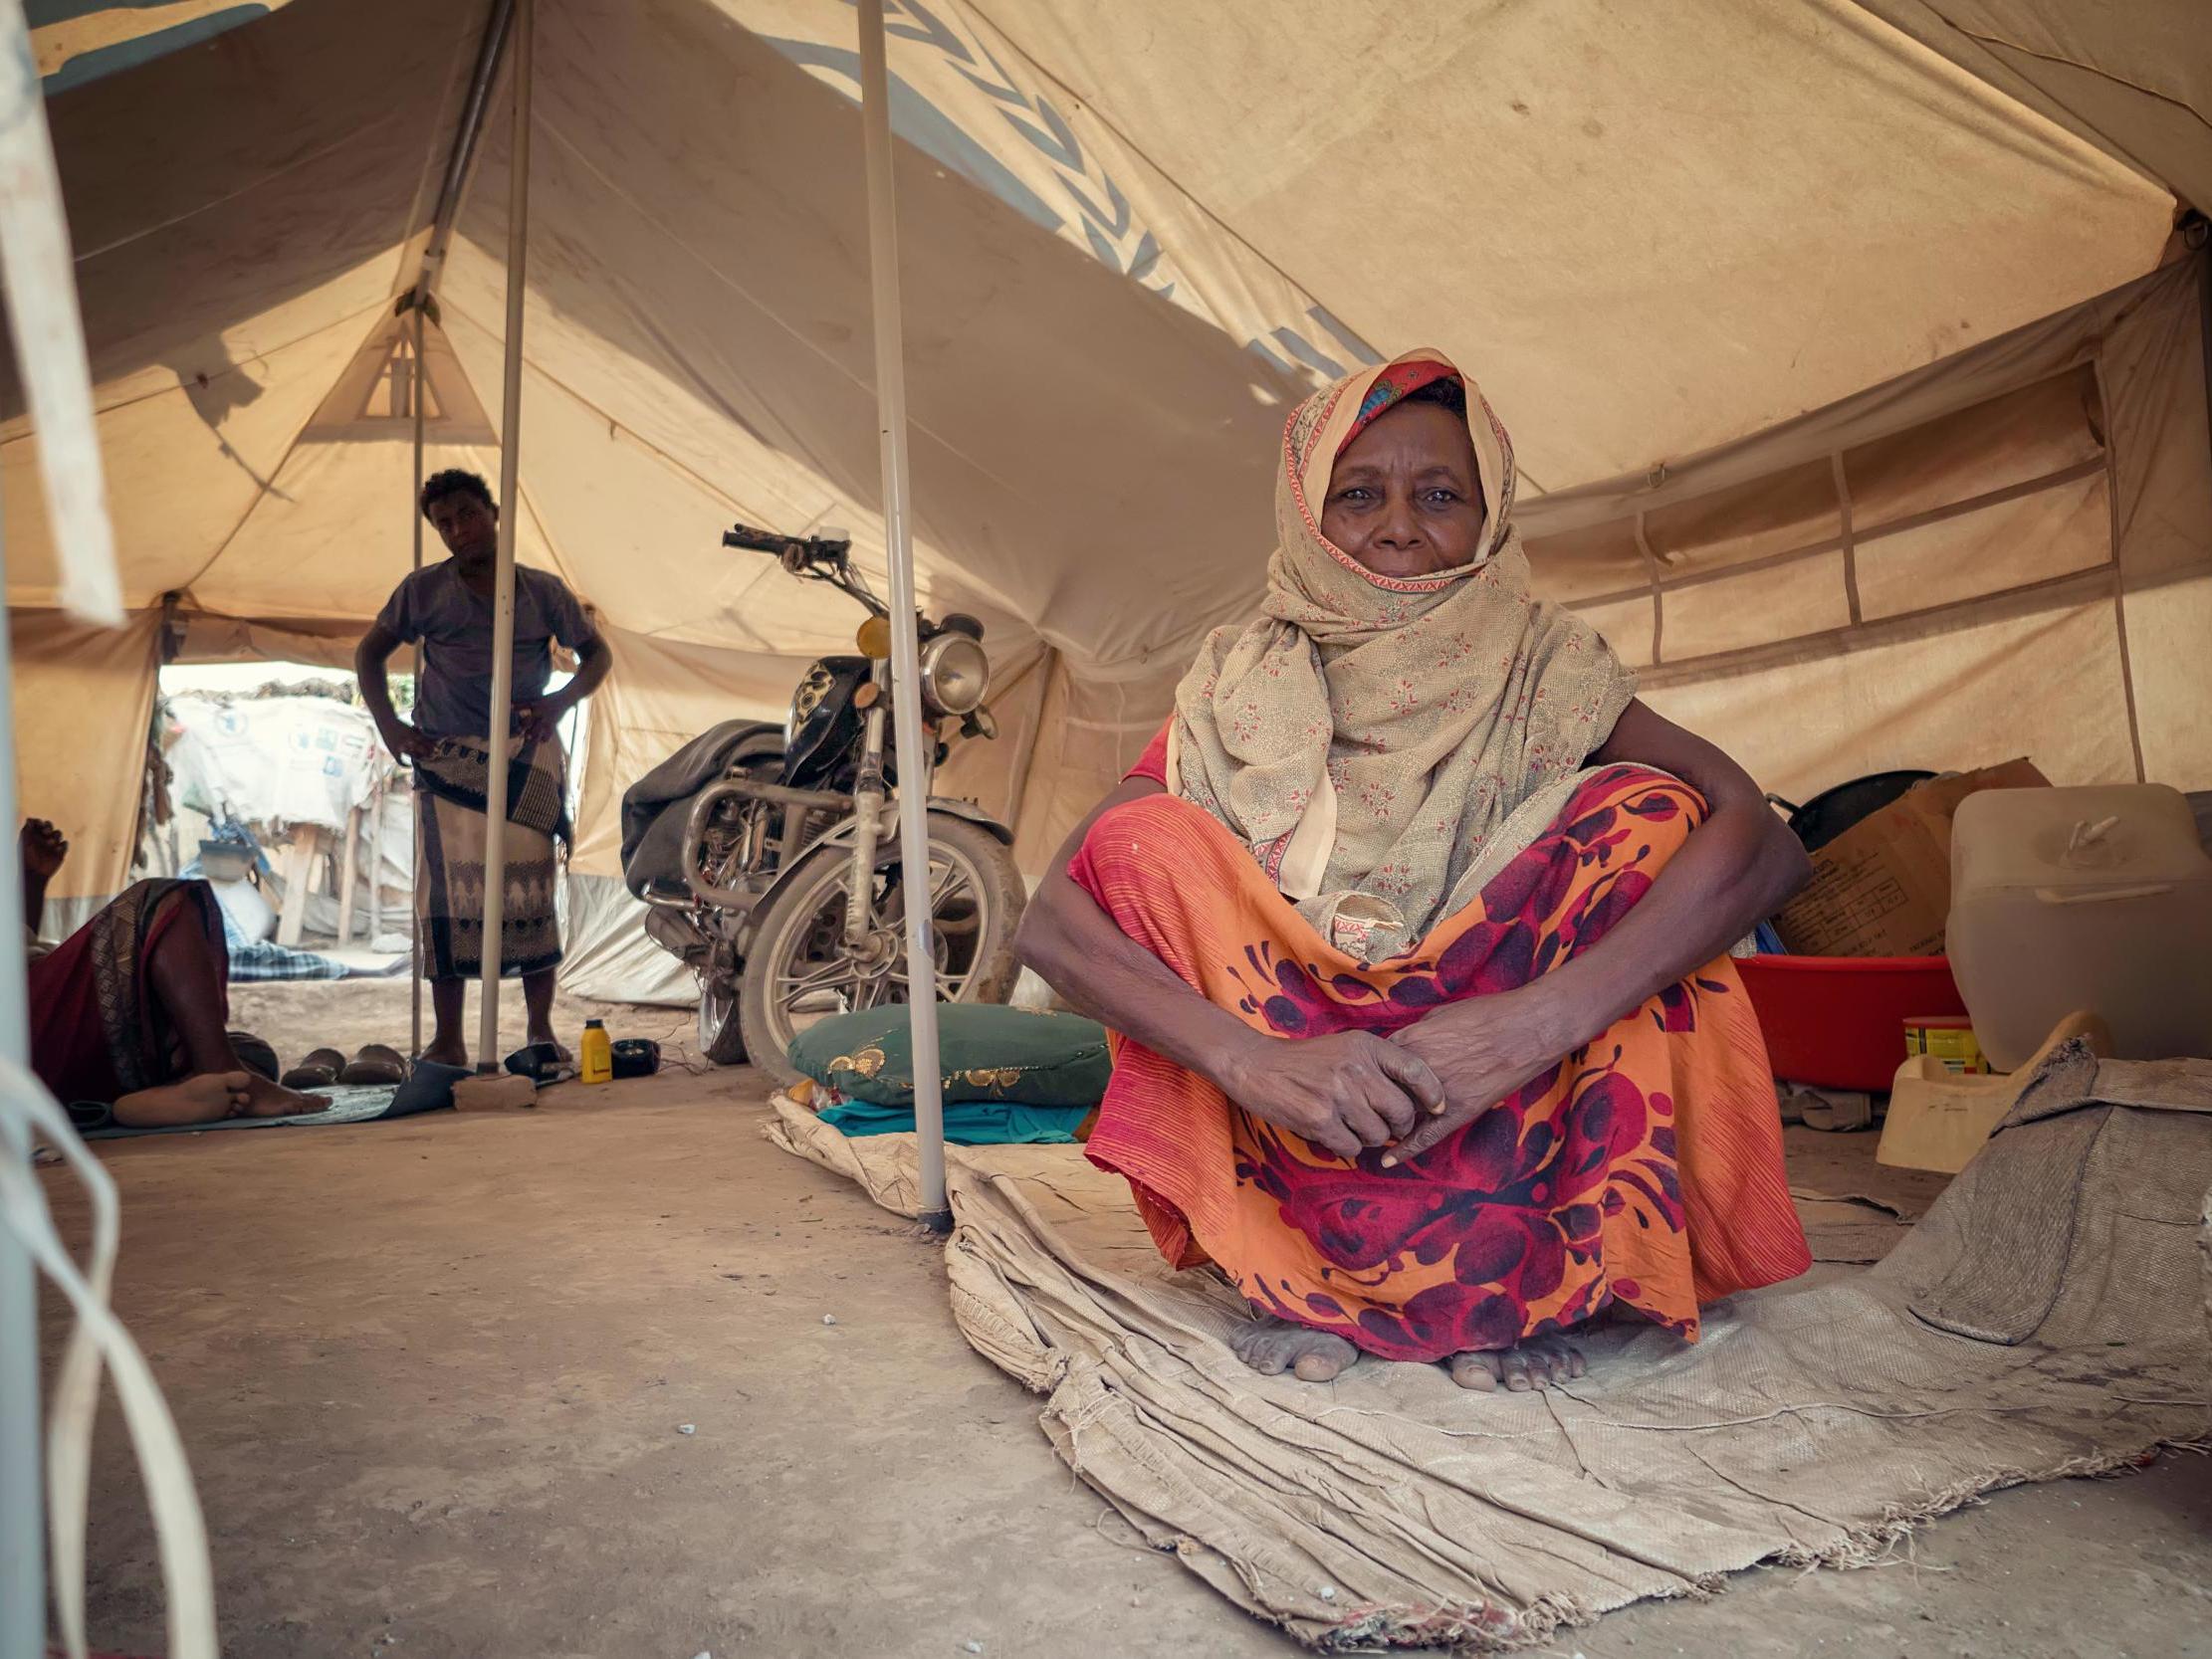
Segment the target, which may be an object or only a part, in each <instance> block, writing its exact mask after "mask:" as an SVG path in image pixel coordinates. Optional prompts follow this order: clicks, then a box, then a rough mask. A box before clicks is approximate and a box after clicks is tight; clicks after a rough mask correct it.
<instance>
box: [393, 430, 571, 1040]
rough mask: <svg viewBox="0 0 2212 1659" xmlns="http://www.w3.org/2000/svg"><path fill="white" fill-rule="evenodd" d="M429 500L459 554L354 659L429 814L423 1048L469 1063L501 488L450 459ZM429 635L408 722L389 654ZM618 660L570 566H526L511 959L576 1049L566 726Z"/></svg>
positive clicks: (480, 937)
mask: <svg viewBox="0 0 2212 1659" xmlns="http://www.w3.org/2000/svg"><path fill="white" fill-rule="evenodd" d="M421 505H422V514H423V517H424V518H428V519H429V520H430V522H431V523H432V524H434V525H435V526H436V527H437V531H438V535H439V537H440V539H442V540H443V541H444V542H445V544H446V549H447V551H449V552H450V553H452V555H453V556H452V557H451V558H449V559H446V560H445V561H444V562H442V563H439V564H433V565H426V566H425V567H424V568H422V569H420V570H417V571H416V572H415V573H414V574H412V575H411V576H409V577H408V578H407V579H406V580H405V581H403V582H401V583H400V584H399V586H398V587H397V588H396V589H394V590H393V592H392V596H391V597H390V598H389V599H388V600H386V601H385V602H384V608H383V610H382V611H381V612H380V613H379V614H378V615H377V618H376V620H375V622H373V623H372V624H370V626H369V630H368V632H367V633H366V634H364V635H363V636H362V637H361V643H360V646H359V648H358V649H357V650H356V651H355V652H354V656H353V668H354V671H355V673H357V674H358V675H359V676H360V685H361V701H362V702H363V703H365V704H366V705H367V706H368V712H369V714H370V715H371V716H372V717H373V718H374V720H375V722H376V729H377V731H378V733H379V734H380V735H381V736H382V737H383V739H384V746H385V747H386V748H388V749H390V750H391V752H392V753H393V754H394V755H395V756H396V757H398V758H399V759H401V760H407V761H412V762H413V764H414V768H415V810H416V812H417V813H418V814H419V815H420V818H421V824H422V853H423V857H422V870H421V874H420V875H419V876H418V878H417V879H416V882H415V910H416V915H417V918H418V921H419V923H420V926H421V930H422V939H423V963H424V972H425V974H426V976H427V977H428V978H429V980H430V1002H431V1007H432V1009H433V1010H434V1012H435V1015H436V1021H437V1026H436V1030H435V1031H434V1033H433V1034H432V1037H431V1040H430V1046H429V1047H428V1048H426V1049H424V1050H423V1053H422V1057H423V1058H424V1059H425V1060H434V1061H438V1062H440V1063H442V1064H444V1065H448V1066H466V1065H467V1064H468V1063H469V1053H468V1041H467V1039H466V1038H465V1037H464V1036H463V1035H462V1031H461V1010H462V999H463V997H464V995H465V994H466V991H467V988H468V981H469V980H471V979H473V978H476V977H477V976H478V975H479V974H481V973H482V972H483V952H484V887H483V868H484V847H485V829H486V819H485V790H486V786H487V781H488V768H489V765H490V757H491V751H490V748H489V746H488V745H489V743H490V736H489V733H490V730H491V725H492V620H493V619H492V599H493V592H494V587H495V582H496V567H497V554H498V551H499V508H498V506H497V505H496V504H494V502H493V500H492V491H491V487H490V486H489V485H487V484H486V483H485V482H484V480H483V479H481V478H479V477H478V476H477V475H476V474H474V473H467V472H461V471H459V470H454V471H450V472H443V473H438V474H435V475H434V476H432V477H431V478H430V479H429V480H428V481H427V482H425V483H424V485H423V487H422V504H421ZM555 640H557V641H559V642H560V643H561V644H562V645H564V646H566V647H568V648H569V649H570V650H571V651H573V652H575V654H576V672H575V675H574V677H573V678H572V679H570V680H569V682H568V684H567V685H565V686H563V687H562V688H561V689H560V690H559V691H558V692H555V693H553V694H552V695H548V693H547V691H546V687H547V684H548V683H549V682H550V681H551V679H552V677H553V642H554V641H555ZM416 643H419V644H420V645H421V647H422V672H421V674H420V676H419V677H418V678H417V680H416V682H415V711H414V714H415V718H414V724H413V725H411V726H410V725H409V724H408V723H407V722H405V721H403V720H401V719H400V718H399V715H398V713H397V712H396V711H395V710H394V709H393V708H392V701H391V687H390V683H389V680H388V678H387V676H386V671H385V664H386V662H387V661H388V660H389V658H390V656H391V654H392V653H393V652H394V651H396V650H397V649H398V648H399V647H400V646H401V645H409V644H416ZM612 665H613V657H612V654H611V653H610V652H609V651H608V650H607V646H606V642H605V641H604V640H603V639H601V638H600V636H599V632H598V630H597V629H596V628H594V627H593V626H592V624H591V619H590V618H589V617H588V616H586V615H585V614H584V609H583V607H582V606H581V605H580V604H578V603H577V602H576V596H575V595H574V594H573V593H571V592H569V591H568V588H567V585H566V584H565V583H563V582H562V581H561V580H560V578H559V577H558V576H555V575H553V574H552V573H551V572H550V571H545V570H532V569H528V568H525V567H523V566H517V567H516V570H515V653H514V664H513V673H514V679H513V681H512V685H513V688H514V716H513V719H512V721H511V723H510V726H509V729H508V731H507V732H506V733H504V734H503V740H504V741H505V742H506V743H507V746H508V750H509V753H510V755H511V757H512V758H511V760H510V770H509V789H508V800H509V803H510V805H509V808H508V814H507V818H508V825H507V832H506V838H505V850H504V854H503V857H502V863H503V864H504V865H505V867H506V870H505V882H504V895H505V906H506V910H505V920H504V923H503V925H502V927H501V929H500V970H501V972H502V974H503V975H512V974H520V975H521V976H522V981H523V1001H524V1003H525V1005H526V1006H527V1008H528V1010H529V1016H530V1041H531V1042H533V1043H551V1044H552V1045H553V1047H554V1048H556V1049H559V1051H560V1057H561V1058H562V1059H563V1060H566V1059H568V1058H570V1056H569V1054H568V1051H567V1050H566V1049H565V1048H562V1047H561V1045H560V1043H559V1040H558V1039H557V1038H555V1037H554V1035H553V970H554V969H555V968H556V967H558V966H559V964H560V930H559V924H558V922H557V921H556V920H555V917H554V913H553V890H554V885H555V879H556V866H555V862H554V860H555V856H556V849H557V847H558V845H559V844H560V843H562V842H564V841H565V840H566V839H567V834H568V815H567V776H566V767H565V761H564V758H563V756H562V753H561V747H560V736H559V730H558V727H559V726H560V722H561V721H562V720H563V719H564V718H566V716H567V714H568V711H569V710H571V709H573V708H574V707H575V706H576V705H577V704H578V703H581V702H582V701H583V700H584V699H585V698H586V697H588V696H590V695H591V692H592V690H593V689H594V688H595V687H596V686H597V685H598V684H599V682H600V681H602V680H604V679H605V678H606V676H607V670H608V669H609V668H610V667H611V666H612Z"/></svg>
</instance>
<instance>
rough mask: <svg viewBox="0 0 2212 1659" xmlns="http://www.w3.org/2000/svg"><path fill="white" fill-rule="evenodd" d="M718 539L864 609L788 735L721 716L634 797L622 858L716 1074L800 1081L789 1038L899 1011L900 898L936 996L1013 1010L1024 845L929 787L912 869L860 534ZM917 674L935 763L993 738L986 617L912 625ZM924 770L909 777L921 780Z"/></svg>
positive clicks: (802, 701)
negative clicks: (926, 953)
mask: <svg viewBox="0 0 2212 1659" xmlns="http://www.w3.org/2000/svg"><path fill="white" fill-rule="evenodd" d="M722 542H723V545H724V546H726V547H734V548H740V549H745V550H749V551H754V552H761V553H767V554H770V555H772V556H774V558H776V559H777V560H779V561H780V562H781V564H782V566H783V568H784V570H785V571H787V572H788V573H789V574H791V575H793V576H797V577H801V578H804V579H806V580H810V581H817V582H822V583H825V584H826V585H828V586H830V587H833V588H835V589H836V590H837V591H838V592H840V593H842V594H844V595H846V596H847V597H848V598H851V599H853V600H856V601H857V602H858V603H859V604H860V605H861V606H862V608H863V609H865V610H866V611H867V613H868V617H867V620H866V621H865V622H863V623H862V624H861V625H860V631H859V634H858V636H857V638H856V640H855V649H856V654H854V655H849V656H832V657H824V658H822V659H821V660H820V661H818V662H816V663H814V664H813V665H812V666H811V667H809V668H808V669H807V671H806V674H805V676H804V677H803V678H802V679H801V680H800V681H799V684H798V689H797V690H796V692H795V693H794V694H793V695H792V698H791V709H790V715H789V718H788V719H787V720H786V721H785V722H784V724H783V726H782V728H781V730H777V729H776V728H775V727H774V726H770V725H768V724H766V723H764V722H759V721H726V722H724V723H723V724H722V725H720V726H715V727H714V728H713V729H711V730H709V731H706V732H704V733H702V734H701V735H700V736H698V737H696V738H694V739H692V741H691V742H689V743H687V744H686V745H685V746H684V747H683V748H681V749H679V750H677V752H676V753H675V754H673V755H671V756H670V757H669V758H668V759H667V760H665V761H663V762H662V763H661V764H660V765H659V766H657V767H655V768H654V769H653V770H652V771H651V772H648V773H647V774H646V775H645V776H644V777H642V778H640V779H638V780H637V782H635V783H634V784H632V785H631V786H630V787H629V788H628V789H627V790H626V791H625V792H624V793H623V796H622V869H623V878H624V881H625V883H626V884H627V885H628V887H629V890H630V892H631V893H632V894H634V895H635V896H636V897H637V898H639V899H641V900H643V901H644V902H645V904H646V905H647V906H648V907H649V908H648V911H647V915H646V920H645V932H646V933H647V934H648V935H649V936H650V937H651V938H652V939H653V941H654V942H655V943H656V944H659V945H660V946H661V947H662V948H663V949H665V950H668V951H670V952H672V953H673V954H675V955H676V956H678V957H679V958H681V959H682V960H683V961H684V963H685V964H686V965H687V966H689V967H690V968H691V969H692V971H693V973H694V974H695V975H696V976H697V978H698V981H699V1046H700V1049H701V1050H702V1052H704V1053H705V1054H706V1055H707V1057H708V1058H709V1059H710V1060H713V1061H714V1062H716V1063H717V1064H719V1065H738V1064H742V1063H743V1062H745V1061H746V1060H747V1059H749V1058H750V1059H751V1060H752V1062H753V1063H754V1064H756V1065H758V1066H760V1067H761V1068H762V1069H763V1070H764V1071H766V1072H768V1073H769V1074H770V1075H771V1076H772V1077H774V1079H775V1080H776V1081H777V1082H778V1083H779V1084H783V1085H785V1086H788V1085H789V1084H792V1083H794V1082H796V1081H797V1079H798V1076H799V1074H798V1072H797V1071H795V1070H794V1069H793V1068H792V1066H791V1064H790V1061H789V1058H788V1056H789V1051H790V1045H791V1041H792V1039H793V1038H794V1037H796V1036H797V1035H798V1033H799V1032H800V1031H802V1030H804V1029H805V1028H806V1027H807V1026H808V1025H811V1024H813V1023H814V1022H815V1021H817V1020H819V1019H822V1018H825V1017H827V1016H829V1015H832V1014H838V1013H844V1012H847V1011H850V1010H853V1009H859V1008H873V1007H877V1006H879V1005H882V1004H885V1003H895V1002H904V1001H906V1000H907V999H908V996H909V991H910V976H909V969H908V958H907V936H906V934H907V928H906V915H907V907H908V906H909V905H911V904H914V903H917V902H920V898H919V896H921V895H924V894H926V895H927V903H928V905H929V911H930V938H931V945H932V950H933V954H934V956H935V960H936V968H937V986H938V996H939V998H940V999H941V1000H943V1001H947V1002H1002V1001H1004V1000H1005V999H1006V997H1007V995H1008V994H1009V993H1010V992H1011V991H1012V989H1013V982H1014V979H1015V977H1016V975H1017V973H1018V972H1019V968H1018V964H1016V962H1015V961H1014V957H1013V933H1014V928H1015V926H1016V925H1017V924H1018V923H1019V922H1020V920H1021V911H1022V907H1023V905H1024V904H1025V903H1026V897H1027V889H1026V887H1025V886H1024V884H1023V882H1022V880H1021V876H1020V873H1019V871H1018V870H1017V869H1016V868H1015V866H1014V862H1013V851H1012V844H1013V836H1012V833H1011V832H1010V831H1009V830H1008V829H1007V828H1006V826H1005V825H1003V824H1000V823H998V822H996V821H995V819H993V818H991V817H990V816H989V815H987V814H986V813H984V812H983V811H982V810H981V809H979V808H978V807H975V806H973V805H971V804H970V803H968V802H966V801H960V800H952V799H948V798H946V797H943V796H937V795H932V796H930V797H929V845H930V857H929V870H928V872H927V873H926V875H925V876H923V877H922V878H921V879H916V878H915V877H914V876H913V874H912V873H910V872H909V871H908V870H907V869H906V868H905V862H904V858H903V855H902V853H901V849H900V843H899V833H898V820H897V809H896V807H895V806H894V805H893V803H892V799H891V794H892V790H893V789H894V788H895V787H897V786H899V785H900V784H901V782H902V780H901V779H900V778H899V776H898V756H897V752H896V748H895V744H894V740H893V736H894V734H893V720H892V698H891V662H890V657H891V621H890V616H891V613H890V610H889V608H888V607H887V606H886V605H885V604H884V603H883V602H882V601H881V600H880V599H878V598H877V597H876V596H875V594H874V593H873V592H872V591H870V590H869V587H868V585H867V583H866V581H864V580H863V579H862V577H861V576H860V573H859V572H858V571H856V570H855V569H854V568H853V565H852V557H851V550H852V545H851V540H850V538H849V537H846V536H842V535H837V534H825V535H818V536H787V535H778V534H776V533H775V532H774V531H772V530H760V529H754V528H751V527H750V526H748V525H745V524H739V525H736V526H735V527H733V528H732V529H730V530H728V531H726V532H725V533H724V534H723V537H722ZM917 631H918V634H919V639H920V645H921V653H920V658H919V675H918V677H919V679H920V682H921V684H920V687H919V690H920V692H921V701H922V710H923V717H924V720H925V722H926V724H927V726H928V730H927V733H926V737H927V741H926V743H925V753H926V754H927V755H928V757H929V762H930V769H931V772H932V773H934V771H935V768H936V766H938V765H941V764H942V763H943V762H944V760H945V759H946V757H947V756H948V755H949V754H950V753H951V744H950V742H949V741H948V740H947V738H946V737H945V735H944V727H945V726H946V725H947V724H948V723H953V722H957V723H958V728H957V729H958V735H959V737H960V738H962V739H973V738H978V737H981V738H984V739H987V740H988V739H990V738H994V737H995V736H996V735H997V727H996V725H995V723H994V722H993V720H992V718H991V711H990V709H989V708H988V707H987V706H986V703H985V699H986V698H987V697H988V696H989V695H990V690H991V659H990V656H989V654H988V653H987V652H986V651H985V650H984V645H983V636H984V629H983V624H982V623H980V622H978V621H977V620H976V619H975V618H974V617H970V616H961V615H957V614H956V615H949V616H947V617H945V618H944V619H943V620H941V621H935V622H933V621H931V620H930V619H929V618H928V617H926V616H923V617H918V618H917ZM930 783H931V778H930V776H924V777H922V778H920V779H917V780H914V787H916V788H919V789H922V790H924V791H927V790H928V789H929V787H930Z"/></svg>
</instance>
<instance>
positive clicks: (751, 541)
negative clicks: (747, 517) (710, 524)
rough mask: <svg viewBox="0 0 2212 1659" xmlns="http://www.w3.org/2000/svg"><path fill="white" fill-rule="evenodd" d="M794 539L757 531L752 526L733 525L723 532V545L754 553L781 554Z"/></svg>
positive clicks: (766, 531)
mask: <svg viewBox="0 0 2212 1659" xmlns="http://www.w3.org/2000/svg"><path fill="white" fill-rule="evenodd" d="M793 539H794V538H793V537H791V536H788V535H776V534H774V532H772V531H769V530H757V529H755V528H754V527H753V526H752V525H751V524H732V525H731V526H730V527H729V528H728V529H726V530H724V531H723V532H722V544H723V545H724V546H725V547H743V548H745V549H746V550H747V551H748V552H754V553H776V554H781V552H782V551H783V549H784V548H785V547H787V546H789V545H790V543H791V541H792V540H793Z"/></svg>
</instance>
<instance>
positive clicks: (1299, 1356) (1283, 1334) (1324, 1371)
mask: <svg viewBox="0 0 2212 1659" xmlns="http://www.w3.org/2000/svg"><path fill="white" fill-rule="evenodd" d="M1229 1347H1230V1348H1231V1350H1232V1351H1234V1353H1235V1354H1236V1357H1237V1358H1239V1359H1241V1360H1243V1361H1244V1363H1245V1364H1247V1365H1249V1366H1251V1368H1252V1369H1253V1370H1255V1371H1257V1372H1259V1373H1260V1374H1261V1375H1262V1376H1280V1375H1282V1373H1283V1372H1284V1371H1290V1372H1293V1373H1294V1374H1295V1375H1296V1376H1297V1377H1298V1378H1299V1380H1300V1381H1303V1382H1334V1381H1335V1380H1336V1379H1337V1377H1339V1376H1340V1375H1342V1374H1343V1373H1344V1370H1345V1368H1346V1367H1347V1366H1349V1365H1350V1364H1351V1363H1352V1361H1353V1360H1355V1359H1357V1358H1358V1357H1359V1349H1357V1348H1354V1347H1353V1346H1352V1345H1351V1344H1350V1343H1348V1342H1346V1341H1345V1340H1344V1339H1343V1338H1342V1337H1337V1336H1332V1335H1330V1334H1329V1333H1328V1332H1326V1331H1309V1330H1307V1329H1306V1328H1305V1327H1304V1326H1300V1325H1291V1324H1289V1323H1288V1322H1287V1321H1284V1320H1265V1321H1262V1322H1260V1323H1257V1324H1254V1325H1251V1326H1249V1327H1247V1328H1246V1329H1245V1330H1243V1331H1241V1332H1239V1333H1238V1334H1237V1335H1236V1337H1235V1338H1234V1339H1232V1340H1231V1342H1230V1344H1229Z"/></svg>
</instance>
